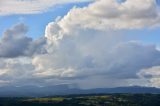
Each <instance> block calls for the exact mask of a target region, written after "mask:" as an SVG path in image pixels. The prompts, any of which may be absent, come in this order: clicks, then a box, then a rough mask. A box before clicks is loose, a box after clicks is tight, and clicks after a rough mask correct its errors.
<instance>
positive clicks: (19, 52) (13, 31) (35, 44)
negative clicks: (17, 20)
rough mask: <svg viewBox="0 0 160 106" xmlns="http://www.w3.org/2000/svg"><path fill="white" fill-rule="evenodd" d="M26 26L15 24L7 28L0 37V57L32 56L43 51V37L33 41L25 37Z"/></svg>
mask: <svg viewBox="0 0 160 106" xmlns="http://www.w3.org/2000/svg"><path fill="white" fill-rule="evenodd" d="M27 32H28V27H27V26H26V25H24V24H17V25H15V26H13V27H12V28H10V29H7V30H6V31H5V32H4V34H3V35H2V38H1V39H0V57H18V56H27V55H28V56H32V55H34V54H36V53H45V50H44V49H43V45H45V43H46V42H45V38H39V39H38V40H35V41H33V39H32V38H30V37H27V36H26V34H27Z"/></svg>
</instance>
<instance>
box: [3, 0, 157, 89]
mask: <svg viewBox="0 0 160 106" xmlns="http://www.w3.org/2000/svg"><path fill="white" fill-rule="evenodd" d="M159 9H160V1H159V0H58V1H57V0H47V1H46V0H9V1H7V0H1V1H0V61H1V62H0V86H26V85H34V86H50V85H57V84H58V85H60V84H69V85H76V87H78V88H83V89H88V88H101V87H102V88H103V87H121V86H147V87H158V88H160V10H159Z"/></svg>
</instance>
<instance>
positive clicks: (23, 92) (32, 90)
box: [0, 85, 160, 97]
mask: <svg viewBox="0 0 160 106" xmlns="http://www.w3.org/2000/svg"><path fill="white" fill-rule="evenodd" d="M92 93H94V94H96V93H97V94H100V93H156V94H160V89H159V88H154V87H139V86H131V87H117V88H96V89H87V90H84V89H77V88H70V87H69V86H68V85H56V86H47V87H37V86H22V87H11V86H5V87H0V97H40V96H53V95H68V94H92Z"/></svg>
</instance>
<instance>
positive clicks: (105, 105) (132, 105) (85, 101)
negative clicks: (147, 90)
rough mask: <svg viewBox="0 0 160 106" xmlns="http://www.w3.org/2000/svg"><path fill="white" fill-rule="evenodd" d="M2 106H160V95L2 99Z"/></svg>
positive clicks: (0, 102) (0, 99)
mask: <svg viewBox="0 0 160 106" xmlns="http://www.w3.org/2000/svg"><path fill="white" fill-rule="evenodd" d="M0 106H160V94H99V95H98V94H92V95H68V96H55V97H44V98H0Z"/></svg>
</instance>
